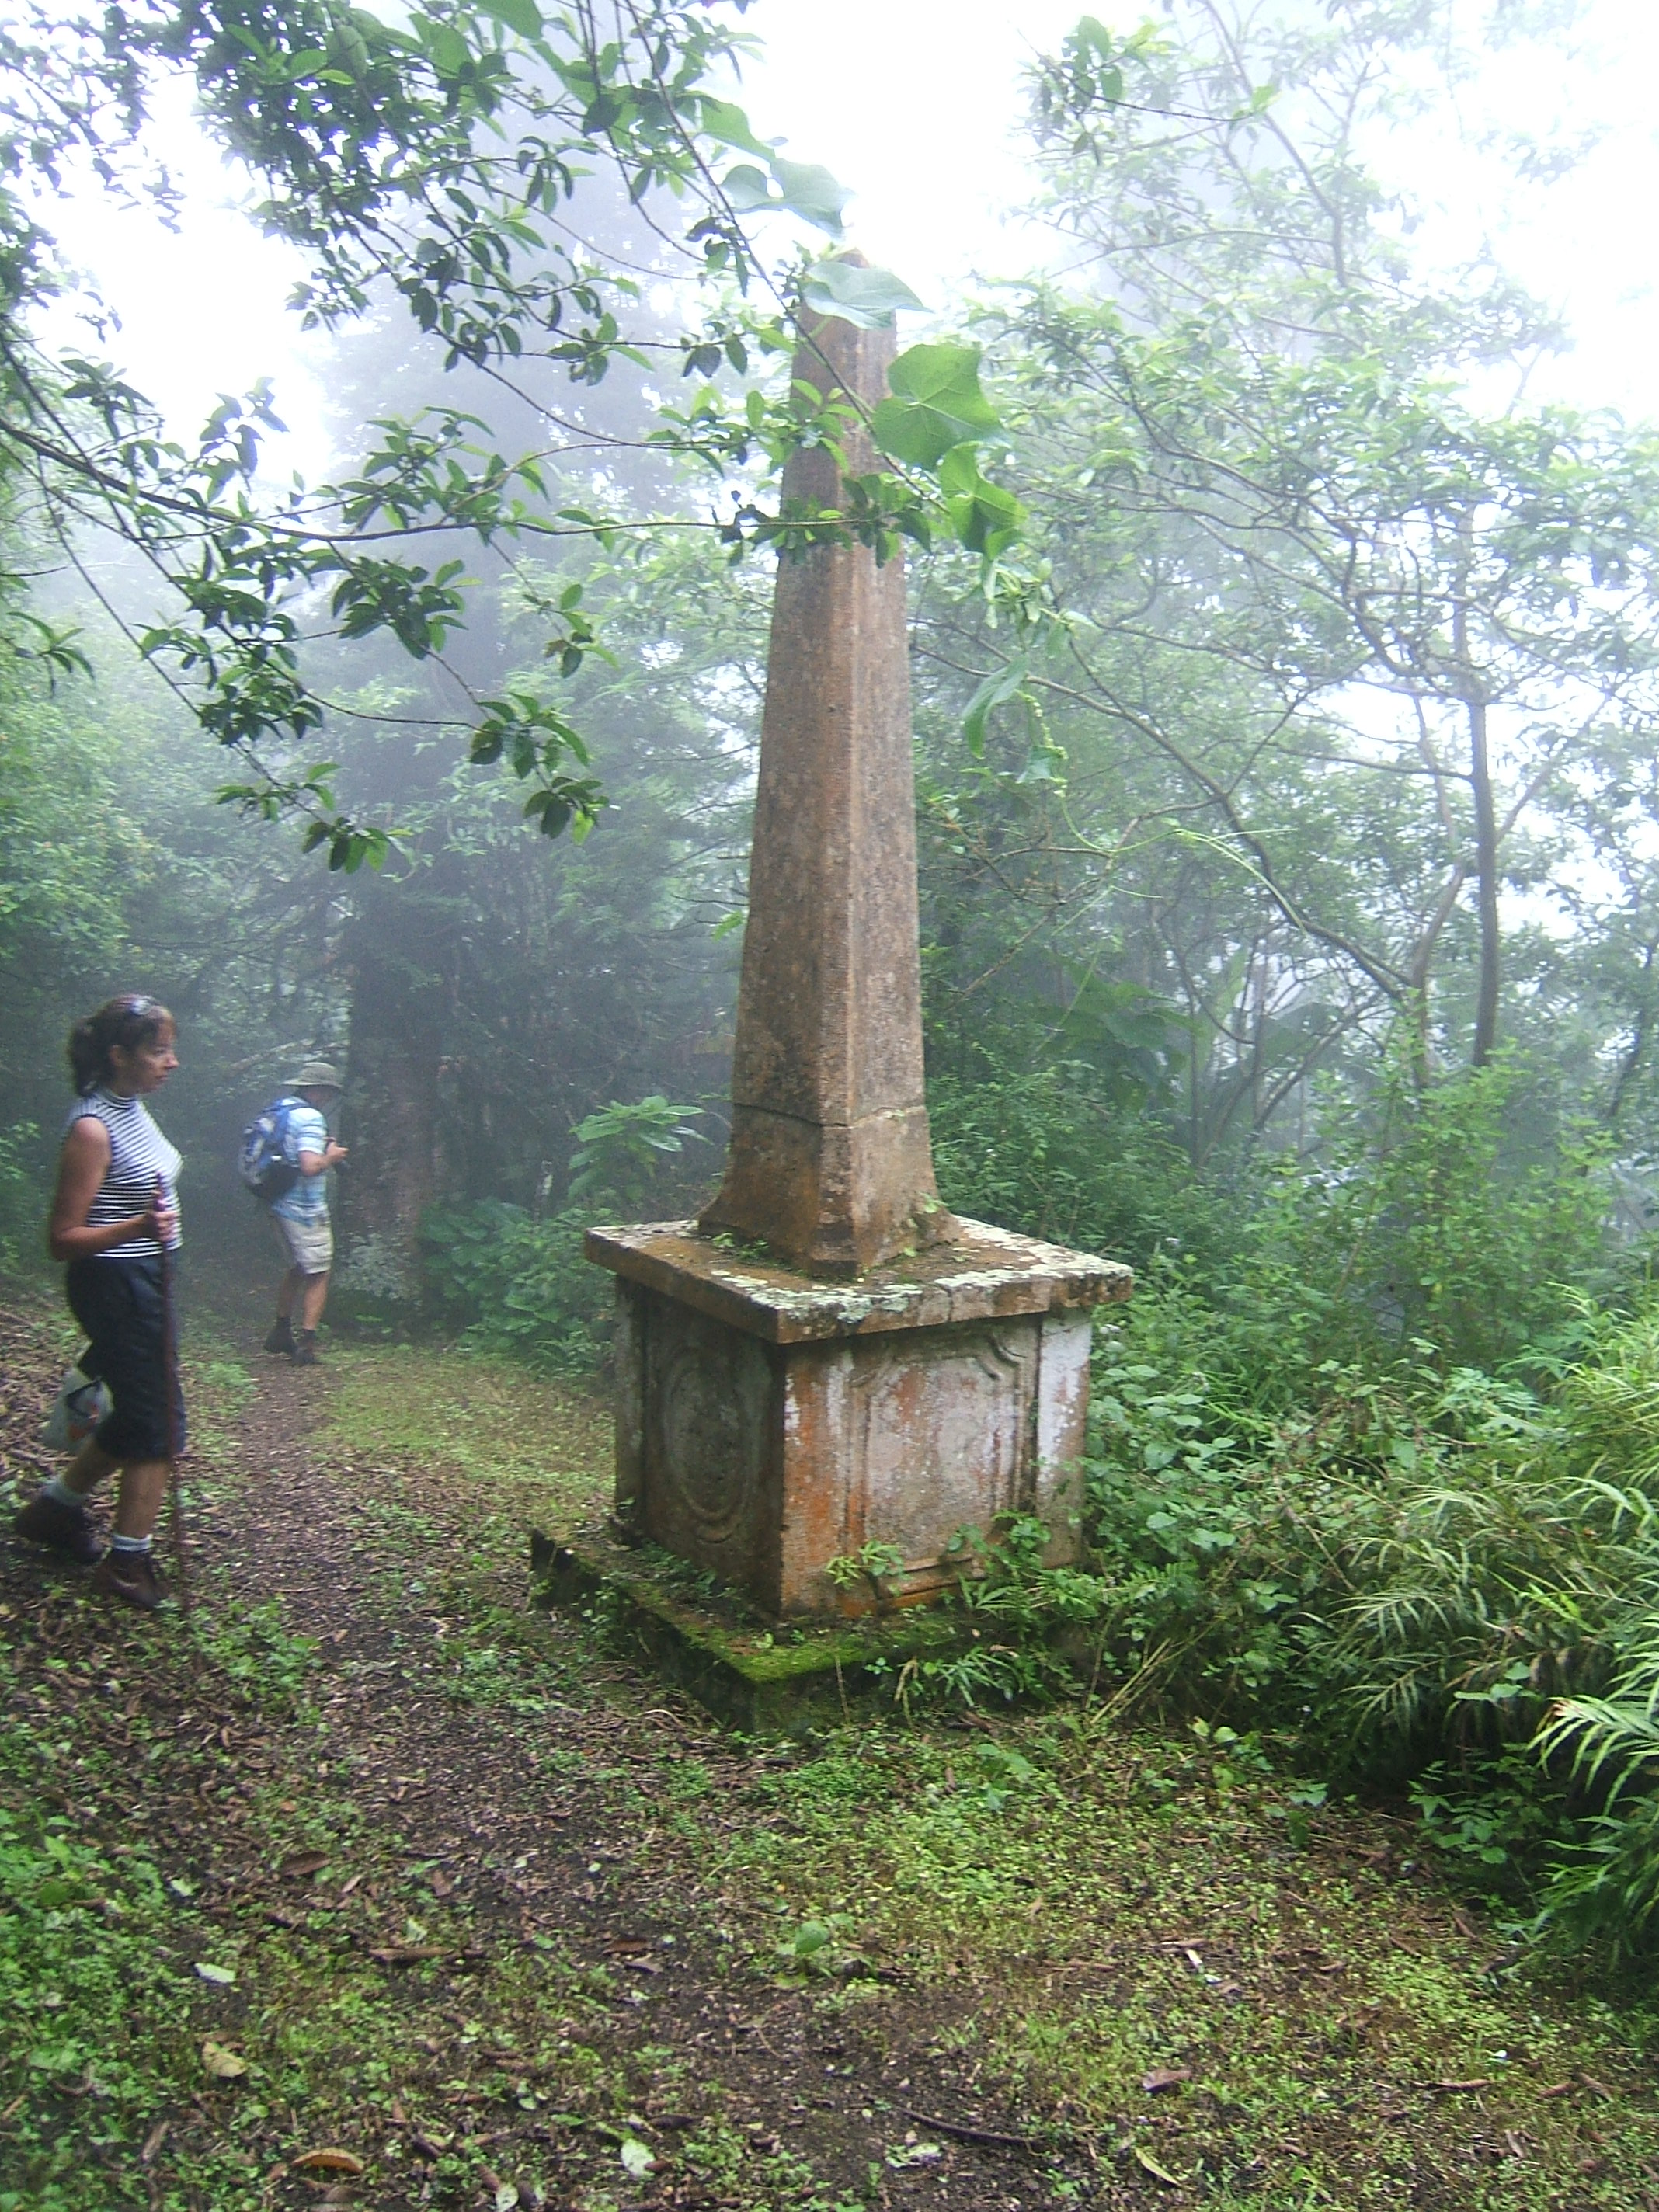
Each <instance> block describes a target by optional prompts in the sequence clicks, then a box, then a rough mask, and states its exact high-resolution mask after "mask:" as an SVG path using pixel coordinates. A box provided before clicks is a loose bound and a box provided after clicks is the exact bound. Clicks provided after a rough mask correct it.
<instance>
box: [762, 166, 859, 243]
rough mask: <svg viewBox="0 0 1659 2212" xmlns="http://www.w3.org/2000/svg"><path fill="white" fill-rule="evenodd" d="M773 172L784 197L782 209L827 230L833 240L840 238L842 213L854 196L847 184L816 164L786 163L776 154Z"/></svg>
mask: <svg viewBox="0 0 1659 2212" xmlns="http://www.w3.org/2000/svg"><path fill="white" fill-rule="evenodd" d="M771 169H772V174H773V176H774V177H775V179H777V185H778V190H779V191H780V193H781V195H782V197H781V200H780V202H779V205H780V206H781V207H786V208H787V209H788V210H789V211H790V212H791V214H792V215H798V216H801V217H802V218H803V219H804V220H805V222H810V223H813V224H816V226H817V228H818V229H819V230H827V231H828V232H829V234H830V236H831V237H832V238H839V237H840V236H841V234H842V211H843V210H844V209H845V208H846V205H847V203H848V200H849V199H851V197H853V196H852V194H851V192H849V191H848V189H847V187H846V185H840V184H837V183H836V179H835V178H834V177H832V176H831V175H830V173H829V170H828V169H825V168H821V167H819V166H818V164H817V162H815V161H782V160H780V159H779V158H778V157H777V156H774V157H773V160H772V163H771Z"/></svg>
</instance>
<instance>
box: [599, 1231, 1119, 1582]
mask: <svg viewBox="0 0 1659 2212" xmlns="http://www.w3.org/2000/svg"><path fill="white" fill-rule="evenodd" d="M955 1229H956V1231H957V1234H956V1237H955V1238H954V1239H953V1241H952V1243H951V1245H950V1246H948V1247H946V1248H943V1249H932V1250H928V1251H926V1252H924V1253H921V1254H919V1255H915V1257H914V1258H912V1259H909V1260H908V1261H905V1262H903V1263H902V1265H901V1266H897V1267H888V1268H884V1269H882V1270H879V1271H878V1272H877V1273H874V1274H873V1275H872V1276H870V1277H868V1278H866V1279H864V1280H863V1281H861V1282H860V1283H859V1284H857V1285H843V1284H837V1283H826V1282H822V1281H817V1282H815V1281H812V1280H811V1279H805V1278H803V1277H801V1276H799V1275H794V1274H792V1273H788V1272H787V1271H786V1270H784V1269H781V1268H778V1267H771V1266H762V1265H754V1264H751V1263H748V1262H745V1261H742V1260H740V1259H738V1258H737V1257H736V1256H735V1255H731V1254H729V1253H726V1252H722V1251H721V1250H720V1249H719V1248H718V1247H715V1246H713V1245H711V1244H710V1243H709V1242H708V1240H707V1239H706V1238H703V1237H699V1236H697V1235H696V1233H695V1232H694V1231H692V1229H691V1225H690V1224H689V1223H684V1222H681V1223H663V1224H659V1225H654V1226H646V1227H639V1228H629V1229H600V1230H593V1231H590V1232H589V1237H588V1255H589V1257H590V1258H592V1259H594V1260H597V1261H599V1263H600V1264H601V1265H603V1266H606V1267H612V1268H614V1269H615V1270H616V1272H617V1274H618V1276H619V1278H620V1279H619V1281H618V1285H617V1291H618V1328H617V1516H618V1520H619V1522H621V1523H622V1525H623V1526H624V1527H626V1528H629V1530H630V1532H631V1533H632V1534H634V1535H635V1536H636V1537H637V1538H639V1539H642V1540H648V1541H652V1542H654V1543H659V1544H661V1545H664V1546H665V1547H667V1548H668V1549H669V1550H671V1551H673V1552H675V1553H678V1554H679V1556H680V1557H681V1558H683V1559H691V1560H694V1561H696V1563H697V1564H698V1565H701V1566H706V1567H708V1568H711V1569H712V1570H713V1571H714V1572H715V1573H716V1574H718V1575H720V1577H722V1578H723V1579H724V1580H725V1581H726V1582H727V1583H732V1584H733V1585H734V1586H736V1587H737V1588H738V1589H743V1590H745V1591H747V1592H748V1593H749V1594H750V1596H751V1597H752V1598H753V1599H754V1600H755V1601H757V1603H758V1604H760V1605H761V1606H762V1607H764V1608H765V1609H766V1610H767V1611H768V1612H769V1613H772V1614H774V1615H777V1616H781V1617H783V1618H787V1619H799V1618H802V1617H810V1616H815V1615H816V1616H822V1615H825V1614H833V1613H842V1614H857V1613H867V1612H870V1611H872V1610H874V1609H875V1608H876V1607H877V1606H878V1602H881V1603H890V1602H898V1603H914V1602H915V1601H918V1600H921V1599H924V1598H927V1597H928V1596H930V1595H933V1593H935V1592H936V1591H938V1590H939V1589H941V1588H942V1587H944V1586H945V1585H947V1584H948V1583H951V1582H953V1581H954V1580H955V1578H956V1577H957V1574H958V1573H959V1572H960V1571H962V1567H963V1557H962V1554H961V1552H960V1549H959V1547H956V1540H957V1538H958V1536H959V1533H960V1531H961V1530H962V1529H963V1528H964V1527H966V1528H976V1529H979V1530H980V1531H981V1532H982V1533H986V1534H989V1533H991V1532H992V1531H993V1530H994V1528H995V1525H996V1523H997V1522H998V1521H999V1520H1000V1519H1001V1518H1003V1517H1004V1516H1008V1515H1011V1514H1016V1513H1019V1514H1031V1515H1035V1516H1037V1517H1038V1518H1040V1519H1042V1520H1043V1521H1045V1522H1047V1523H1048V1527H1049V1528H1050V1531H1051V1543H1050V1547H1049V1558H1050V1559H1051V1560H1052V1561H1053V1562H1054V1563H1059V1562H1061V1561H1064V1560H1066V1559H1072V1558H1073V1557H1074V1556H1075V1555H1076V1551H1077V1545H1078V1530H1079V1502H1080V1501H1079V1488H1078V1480H1079V1478H1078V1462H1079V1460H1080V1458H1081V1455H1082V1452H1083V1445H1084V1420H1085V1413H1086V1410H1087V1404H1088V1373H1089V1340H1090V1334H1091V1322H1090V1319H1089V1312H1088V1310H1089V1309H1090V1308H1091V1307H1092V1306H1093V1305H1095V1304H1098V1303H1100V1302H1101V1300H1102V1299H1103V1298H1107V1297H1123V1296H1126V1295H1127V1291H1128V1289H1129V1283H1130V1278H1129V1272H1128V1270H1127V1268H1124V1267H1117V1266H1115V1264H1114V1263H1112V1262H1111V1261H1105V1260H1098V1259H1095V1258H1093V1257H1091V1255H1086V1254H1079V1253H1072V1252H1066V1251H1062V1250H1060V1249H1059V1248H1058V1247H1056V1246H1054V1245H1048V1244H1042V1243H1037V1242H1036V1241H1035V1240H1034V1239H1031V1238H1027V1237H1011V1236H1010V1235H1008V1233H1007V1232H1006V1231H1001V1230H996V1229H991V1228H987V1227H986V1226H985V1225H983V1224H981V1223H977V1222H960V1221H959V1222H957V1224H955ZM866 1547H881V1550H882V1552H883V1553H890V1555H891V1556H893V1557H895V1558H896V1560H897V1561H898V1563H899V1564H898V1565H897V1568H896V1571H893V1572H891V1573H890V1574H885V1575H884V1576H883V1577H882V1583H881V1588H880V1589H878V1588H877V1587H876V1585H875V1583H873V1582H872V1581H870V1580H869V1579H868V1578H866V1577H856V1578H854V1579H853V1580H852V1581H850V1582H848V1581H846V1580H839V1579H837V1578H836V1577H834V1576H832V1575H831V1574H829V1572H828V1569H829V1564H830V1562H831V1561H833V1560H837V1559H840V1560H848V1559H858V1558H859V1556H860V1553H865V1552H866Z"/></svg>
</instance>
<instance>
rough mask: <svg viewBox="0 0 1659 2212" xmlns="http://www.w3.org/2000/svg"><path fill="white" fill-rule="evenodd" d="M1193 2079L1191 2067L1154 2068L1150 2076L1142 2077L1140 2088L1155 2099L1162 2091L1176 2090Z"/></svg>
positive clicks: (1144, 2075)
mask: <svg viewBox="0 0 1659 2212" xmlns="http://www.w3.org/2000/svg"><path fill="white" fill-rule="evenodd" d="M1192 2078H1193V2069H1192V2068H1191V2067H1190V2066H1154V2067H1153V2069H1152V2072H1151V2073H1150V2074H1143V2075H1141V2077H1140V2086H1141V2087H1142V2088H1143V2089H1145V2090H1146V2093H1147V2094H1148V2095H1149V2096H1152V2097H1155V2096H1157V2094H1158V2091H1159V2090H1160V2089H1174V2088H1176V2087H1178V2086H1179V2085H1180V2084H1181V2083H1182V2081H1191V2080H1192Z"/></svg>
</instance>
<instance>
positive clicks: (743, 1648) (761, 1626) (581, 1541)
mask: <svg viewBox="0 0 1659 2212" xmlns="http://www.w3.org/2000/svg"><path fill="white" fill-rule="evenodd" d="M530 1565H531V1573H532V1577H533V1579H534V1581H535V1583H536V1587H537V1602H538V1603H539V1604H542V1605H546V1606H551V1607H556V1608H558V1609H559V1610H561V1611H566V1612H571V1613H578V1614H581V1615H586V1616H587V1617H589V1618H592V1617H593V1616H594V1615H595V1614H596V1613H597V1615H598V1616H599V1618H601V1619H602V1620H604V1622H605V1626H606V1628H607V1630H608V1631H609V1632H611V1634H613V1635H615V1636H616V1637H617V1638H619V1639H620V1640H621V1642H622V1644H623V1648H624V1649H625V1650H632V1651H633V1652H634V1653H635V1654H636V1655H638V1656H643V1657H644V1658H646V1659H647V1660H648V1661H649V1662H650V1664H651V1665H652V1666H653V1668H655V1669H656V1670H657V1671H658V1673H659V1674H662V1675H664V1676H665V1678H666V1679H667V1680H669V1681H671V1682H673V1683H676V1684H678V1686H679V1687H680V1688H681V1689H682V1690H684V1691H685V1692H686V1693H687V1695H688V1696H690V1697H692V1698H695V1699H696V1701H697V1703H698V1704H699V1705H702V1707H703V1709H704V1710H705V1711H707V1712H710V1713H712V1714H713V1715H714V1718H715V1719H716V1720H717V1721H720V1722H723V1723H725V1725H726V1727H727V1728H733V1729H741V1730H742V1732H743V1733H744V1735H791V1736H800V1737H806V1736H811V1735H816V1734H817V1733H818V1732H819V1731H820V1730H821V1729H826V1728H833V1727H835V1726H836V1723H838V1722H842V1721H847V1720H850V1719H851V1718H852V1717H854V1714H855V1713H858V1712H862V1711H870V1710H872V1709H875V1708H878V1707H890V1706H892V1705H894V1704H895V1703H896V1702H897V1701H899V1700H900V1699H902V1698H903V1696H904V1695H905V1694H906V1691H907V1685H908V1670H912V1669H913V1668H914V1665H915V1663H916V1662H921V1661H924V1660H928V1659H939V1658H944V1657H947V1656H949V1655H951V1653H953V1652H958V1651H966V1650H969V1648H970V1647H971V1646H972V1644H974V1643H975V1641H976V1640H977V1638H978V1637H979V1635H980V1633H981V1632H980V1631H979V1630H977V1629H975V1626H973V1624H972V1622H971V1621H970V1620H968V1618H967V1617H966V1615H964V1614H963V1613H960V1612H957V1613H944V1612H939V1611H933V1610H930V1609H929V1608H927V1607H918V1606H912V1607H908V1608H907V1609H906V1610H904V1611H903V1612H901V1613H891V1614H889V1615H888V1616H886V1617H885V1618H884V1619H882V1620H874V1619H866V1620H854V1621H846V1620H837V1621H828V1622H812V1623H807V1624H805V1625H803V1626H799V1627H793V1628H787V1629H781V1631H780V1632H778V1633H776V1634H774V1633H773V1632H771V1631H770V1630H769V1628H768V1627H767V1625H766V1623H765V1622H764V1621H763V1620H761V1619H760V1618H759V1617H758V1615H748V1616H747V1617H746V1614H747V1609H746V1608H744V1607H733V1606H732V1604H731V1603H730V1602H729V1601H727V1600H726V1599H725V1597H724V1596H723V1595H720V1594H715V1595H710V1593H709V1592H708V1591H707V1590H706V1589H696V1588H688V1587H687V1585H688V1583H693V1582H694V1581H695V1580H696V1579H699V1578H697V1577H695V1576H694V1574H693V1571H692V1570H691V1569H690V1568H689V1567H688V1566H687V1565H685V1564H684V1562H682V1561H679V1560H670V1559H665V1556H664V1555H663V1554H662V1553H653V1551H652V1550H651V1549H650V1548H649V1547H631V1546H624V1545H623V1544H621V1543H619V1542H618V1541H617V1540H616V1539H615V1538H614V1537H612V1536H611V1535H610V1534H607V1533H606V1532H605V1531H604V1530H602V1529H598V1528H580V1529H574V1530H567V1531H565V1532H564V1533H563V1534H546V1533H544V1531H542V1530H540V1529H533V1530H532V1532H531V1540H530Z"/></svg>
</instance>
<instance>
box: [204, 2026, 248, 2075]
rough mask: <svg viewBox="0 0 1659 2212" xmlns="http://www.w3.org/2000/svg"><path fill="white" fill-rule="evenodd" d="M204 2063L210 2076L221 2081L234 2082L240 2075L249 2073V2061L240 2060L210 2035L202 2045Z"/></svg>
mask: <svg viewBox="0 0 1659 2212" xmlns="http://www.w3.org/2000/svg"><path fill="white" fill-rule="evenodd" d="M202 2063H203V2065H204V2066H205V2067H206V2068H207V2070H208V2072H209V2073H210V2074H211V2075H214V2076H215V2077H216V2079H217V2080H218V2081H234V2080H235V2079H236V2077H237V2075H239V2074H246V2072H247V2061H246V2058H239V2057H237V2055H236V2053H235V2052H234V2051H229V2050H227V2049H226V2047H225V2045H223V2044H222V2043H216V2042H215V2041H214V2039H213V2038H212V2037H211V2036H208V2037H206V2038H204V2041H203V2044H202Z"/></svg>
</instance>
